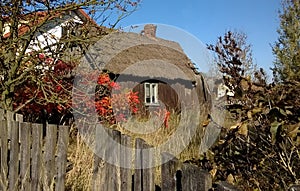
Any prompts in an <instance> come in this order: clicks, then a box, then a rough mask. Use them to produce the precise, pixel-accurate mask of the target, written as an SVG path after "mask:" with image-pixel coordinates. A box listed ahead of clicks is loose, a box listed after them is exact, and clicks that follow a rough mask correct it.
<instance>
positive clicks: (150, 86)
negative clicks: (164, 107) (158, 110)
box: [144, 82, 159, 106]
mask: <svg viewBox="0 0 300 191" xmlns="http://www.w3.org/2000/svg"><path fill="white" fill-rule="evenodd" d="M144 92H145V94H144V102H145V105H147V106H149V105H155V106H157V105H159V103H158V83H149V82H145V83H144Z"/></svg>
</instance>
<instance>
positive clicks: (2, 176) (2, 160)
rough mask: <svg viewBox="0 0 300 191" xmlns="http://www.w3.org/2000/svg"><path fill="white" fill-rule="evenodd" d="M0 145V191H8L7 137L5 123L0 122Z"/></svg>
mask: <svg viewBox="0 0 300 191" xmlns="http://www.w3.org/2000/svg"><path fill="white" fill-rule="evenodd" d="M0 111H1V110H0ZM0 145H1V148H0V149H1V152H0V167H1V169H0V190H7V189H8V180H7V174H8V163H7V162H8V161H7V154H8V135H7V122H6V121H3V120H2V121H0Z"/></svg>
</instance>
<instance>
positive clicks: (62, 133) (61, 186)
mask: <svg viewBox="0 0 300 191" xmlns="http://www.w3.org/2000/svg"><path fill="white" fill-rule="evenodd" d="M68 143H69V127H68V126H60V127H59V128H58V141H57V161H56V165H57V166H56V167H57V178H56V187H55V190H56V191H64V190H65V176H66V168H67V148H68Z"/></svg>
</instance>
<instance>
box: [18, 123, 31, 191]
mask: <svg viewBox="0 0 300 191" xmlns="http://www.w3.org/2000/svg"><path fill="white" fill-rule="evenodd" d="M20 137H22V138H21V139H20V179H21V190H22V191H26V190H28V189H29V179H30V143H31V124H30V123H21V124H20Z"/></svg>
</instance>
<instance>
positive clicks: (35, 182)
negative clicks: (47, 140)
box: [31, 123, 43, 190]
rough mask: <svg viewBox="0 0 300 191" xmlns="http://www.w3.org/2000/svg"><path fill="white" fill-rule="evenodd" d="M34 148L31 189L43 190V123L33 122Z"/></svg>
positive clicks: (32, 153)
mask: <svg viewBox="0 0 300 191" xmlns="http://www.w3.org/2000/svg"><path fill="white" fill-rule="evenodd" d="M31 130H32V150H31V190H41V181H43V180H42V179H43V177H42V178H41V167H42V166H41V155H42V130H43V126H42V125H41V124H35V123H34V124H32V127H31Z"/></svg>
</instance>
